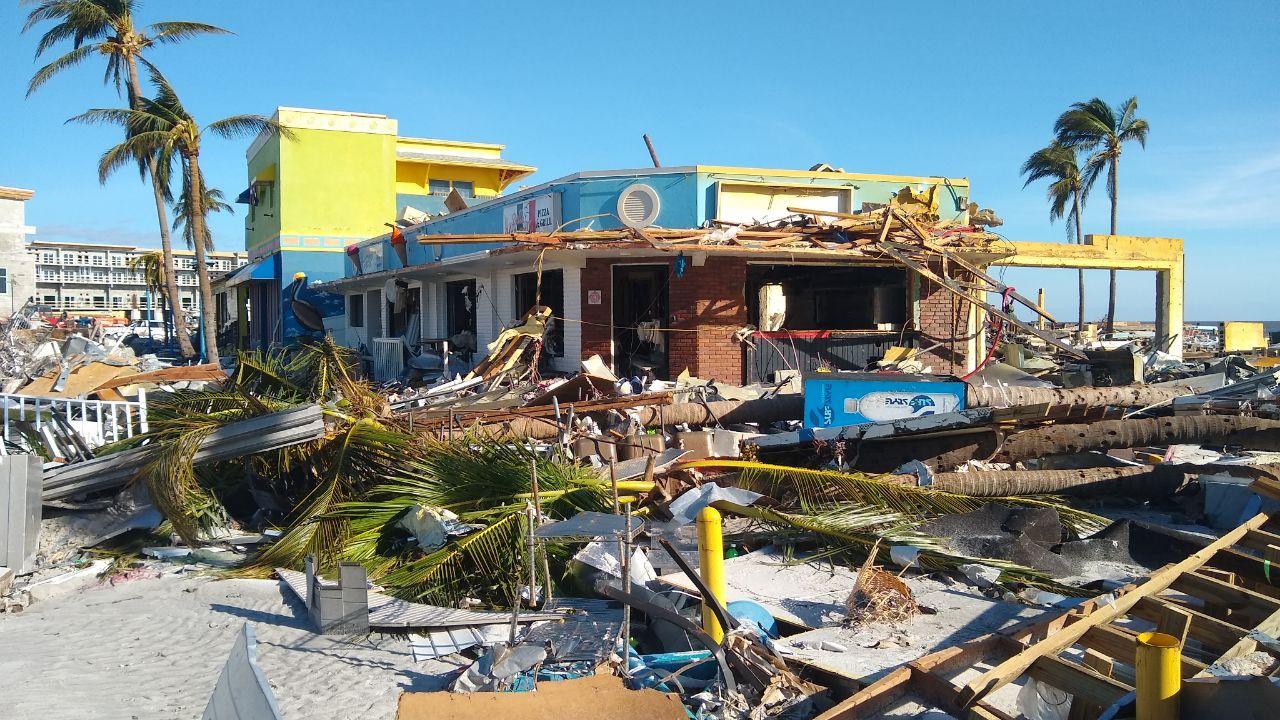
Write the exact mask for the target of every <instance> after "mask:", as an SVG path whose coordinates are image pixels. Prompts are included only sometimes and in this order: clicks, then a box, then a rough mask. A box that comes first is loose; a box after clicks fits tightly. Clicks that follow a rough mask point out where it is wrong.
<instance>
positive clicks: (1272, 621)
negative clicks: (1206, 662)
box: [1196, 610, 1280, 677]
mask: <svg viewBox="0 0 1280 720" xmlns="http://www.w3.org/2000/svg"><path fill="white" fill-rule="evenodd" d="M1255 629H1256V630H1257V631H1258V632H1261V633H1264V634H1266V635H1270V636H1271V637H1277V636H1280V610H1277V611H1276V612H1274V613H1272V614H1271V615H1270V616H1269V617H1267V618H1266V619H1265V620H1263V621H1262V622H1260V623H1258V626H1257V627H1256V628H1255ZM1257 649H1258V642H1257V641H1256V640H1253V639H1252V638H1249V637H1243V636H1242V637H1241V638H1240V639H1239V640H1237V641H1236V644H1235V645H1232V646H1231V647H1229V648H1227V651H1226V652H1224V653H1223V654H1222V656H1221V657H1219V658H1218V660H1217V662H1222V661H1224V660H1230V659H1232V658H1237V657H1241V656H1243V655H1248V654H1249V653H1251V652H1253V651H1254V650H1257ZM1272 654H1273V655H1274V654H1275V653H1272ZM1273 665H1274V663H1273ZM1269 670H1274V668H1270V669H1269ZM1196 677H1209V672H1208V670H1202V671H1200V672H1199V673H1196Z"/></svg>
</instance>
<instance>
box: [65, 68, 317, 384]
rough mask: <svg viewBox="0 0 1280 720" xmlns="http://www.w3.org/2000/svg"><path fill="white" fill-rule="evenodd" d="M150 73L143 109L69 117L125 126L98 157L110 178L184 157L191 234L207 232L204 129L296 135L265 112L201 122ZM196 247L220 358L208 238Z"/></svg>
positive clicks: (208, 331)
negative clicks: (149, 94)
mask: <svg viewBox="0 0 1280 720" xmlns="http://www.w3.org/2000/svg"><path fill="white" fill-rule="evenodd" d="M150 74H151V81H152V83H154V84H155V86H156V97H155V98H154V99H153V98H142V99H141V100H140V101H139V107H138V108H137V109H128V108H97V109H93V110H89V111H88V112H85V113H83V114H81V115H77V116H76V117H73V118H71V120H69V121H68V122H71V121H75V122H86V123H112V124H116V125H120V126H122V127H124V128H125V131H126V132H125V140H124V142H122V143H120V144H119V145H117V146H115V147H113V148H111V149H110V150H107V151H106V152H105V153H103V155H102V159H101V160H100V161H99V163H98V173H99V175H100V176H101V177H104V178H105V177H107V176H109V175H110V174H111V173H112V172H114V171H115V170H117V169H119V168H120V167H122V166H124V165H127V164H129V163H132V162H137V161H138V160H140V159H145V158H154V159H155V163H156V173H157V174H158V175H159V176H160V177H162V178H164V177H168V173H169V168H171V167H173V165H174V163H178V164H179V165H180V171H181V173H182V177H183V183H182V188H183V197H182V199H183V202H184V203H185V204H184V208H185V214H186V216H187V220H188V226H189V228H190V232H191V237H193V238H204V237H207V236H208V232H209V230H208V226H207V224H206V219H207V218H206V217H205V215H206V212H207V211H206V209H205V205H204V198H205V189H204V182H203V181H204V175H203V174H202V173H201V172H200V141H201V140H202V139H203V138H204V134H205V133H206V132H212V133H213V134H215V135H219V136H221V137H225V138H235V137H244V136H254V135H257V134H258V133H261V132H266V133H269V134H275V133H279V134H281V135H284V136H287V137H292V135H291V134H290V133H289V131H288V130H285V129H284V128H282V127H281V126H280V125H279V124H278V123H276V122H275V121H273V120H270V119H268V118H265V117H262V116H261V115H234V116H232V117H228V118H223V119H222V120H218V121H216V122H212V123H209V125H207V126H205V127H204V128H201V127H200V124H199V123H198V122H196V120H195V118H193V117H192V116H191V114H190V113H189V112H187V109H186V108H185V107H183V105H182V102H181V101H180V100H179V99H178V94H177V92H175V91H174V89H173V86H172V85H170V84H169V81H168V80H166V79H165V77H164V76H163V75H161V74H160V72H159V71H158V70H156V69H155V68H154V67H152V68H150ZM194 249H195V253H196V274H197V276H198V277H199V279H200V304H201V308H200V312H201V317H202V318H203V320H204V322H203V325H204V328H203V332H204V342H205V362H210V363H216V362H218V361H219V357H218V345H217V326H216V324H215V320H214V304H213V288H212V287H211V285H210V284H209V265H208V262H207V260H206V253H205V243H203V242H196V243H194Z"/></svg>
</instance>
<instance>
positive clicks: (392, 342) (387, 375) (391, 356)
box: [373, 338, 404, 382]
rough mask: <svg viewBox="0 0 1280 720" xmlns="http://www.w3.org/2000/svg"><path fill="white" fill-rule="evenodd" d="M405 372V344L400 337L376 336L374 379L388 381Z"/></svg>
mask: <svg viewBox="0 0 1280 720" xmlns="http://www.w3.org/2000/svg"><path fill="white" fill-rule="evenodd" d="M402 372H404V344H403V343H401V342H400V338H374V340H373V381H374V382H388V381H390V380H395V379H396V378H398V377H400V373H402Z"/></svg>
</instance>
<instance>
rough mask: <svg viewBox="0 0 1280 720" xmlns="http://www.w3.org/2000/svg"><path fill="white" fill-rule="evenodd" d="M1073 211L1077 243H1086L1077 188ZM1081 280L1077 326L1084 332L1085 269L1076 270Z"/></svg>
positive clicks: (1072, 194) (1074, 194)
mask: <svg viewBox="0 0 1280 720" xmlns="http://www.w3.org/2000/svg"><path fill="white" fill-rule="evenodd" d="M1071 205H1072V211H1073V212H1074V213H1075V214H1076V244H1077V245H1084V230H1083V229H1082V228H1081V227H1080V221H1081V220H1082V218H1081V216H1080V190H1079V189H1076V190H1074V191H1072V193H1071ZM1076 274H1077V277H1078V278H1079V280H1080V319H1079V321H1078V322H1077V325H1076V327H1077V328H1078V329H1079V331H1080V332H1081V333H1083V332H1084V270H1077V271H1076Z"/></svg>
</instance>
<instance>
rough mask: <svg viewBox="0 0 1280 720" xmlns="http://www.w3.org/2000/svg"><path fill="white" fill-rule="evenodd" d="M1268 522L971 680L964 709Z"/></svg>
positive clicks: (1260, 519) (1255, 523) (1162, 573)
mask: <svg viewBox="0 0 1280 720" xmlns="http://www.w3.org/2000/svg"><path fill="white" fill-rule="evenodd" d="M1268 519H1269V517H1268V516H1267V515H1265V514H1263V513H1259V514H1257V515H1255V516H1254V517H1252V518H1250V519H1249V520H1247V521H1245V522H1244V523H1243V524H1242V525H1240V526H1239V527H1236V528H1234V529H1232V530H1229V531H1227V532H1226V533H1225V534H1224V535H1223V536H1222V537H1220V538H1218V539H1217V540H1214V541H1213V542H1212V543H1210V544H1209V545H1207V546H1206V547H1204V548H1203V549H1201V550H1199V551H1197V552H1195V553H1192V554H1191V555H1189V556H1187V557H1186V558H1185V559H1183V560H1182V561H1181V562H1178V563H1175V564H1173V565H1167V566H1165V567H1163V568H1161V569H1159V570H1157V571H1155V572H1154V573H1152V574H1151V577H1150V578H1148V579H1147V580H1146V581H1145V582H1143V583H1142V584H1141V585H1139V586H1138V587H1137V588H1135V589H1134V590H1133V592H1130V593H1126V594H1125V595H1122V596H1121V597H1119V598H1117V599H1116V600H1115V602H1112V603H1109V604H1106V605H1102V606H1100V607H1099V608H1098V609H1097V610H1095V611H1094V612H1091V613H1089V614H1088V615H1086V616H1085V617H1082V618H1081V619H1080V620H1078V621H1076V622H1074V623H1072V624H1070V625H1067V626H1066V627H1064V628H1062V629H1061V630H1058V631H1056V632H1054V633H1052V634H1050V635H1049V636H1048V637H1046V638H1045V639H1044V640H1042V641H1040V642H1038V643H1036V644H1035V645H1033V646H1032V647H1030V648H1027V650H1026V651H1024V652H1021V653H1019V654H1017V655H1015V656H1013V657H1011V658H1009V659H1008V660H1005V661H1004V662H1002V663H1000V664H999V665H997V666H996V667H994V668H991V669H990V670H988V671H987V672H985V673H983V674H982V675H981V676H979V677H977V678H975V679H974V680H972V681H971V682H970V683H969V684H968V685H966V686H965V688H964V690H963V691H961V697H962V700H963V702H964V705H965V706H968V705H972V704H973V703H974V702H977V701H978V700H981V699H982V698H983V697H985V696H986V695H987V694H988V693H990V692H992V691H994V690H997V689H999V688H1001V687H1004V686H1005V685H1007V684H1009V683H1010V682H1012V681H1013V680H1015V679H1016V678H1018V677H1019V676H1021V675H1022V674H1023V673H1024V672H1026V671H1027V668H1029V667H1031V665H1032V664H1033V663H1035V661H1036V660H1037V659H1039V658H1041V657H1045V656H1054V655H1057V654H1058V653H1060V652H1062V651H1063V650H1065V649H1066V648H1068V647H1070V646H1071V645H1073V644H1075V642H1076V641H1077V640H1079V639H1080V638H1081V637H1083V636H1084V634H1085V633H1086V632H1088V631H1089V628H1091V627H1096V626H1098V625H1103V624H1105V623H1108V622H1111V621H1112V620H1113V619H1115V618H1117V617H1121V616H1123V615H1124V614H1125V613H1127V612H1128V611H1129V610H1130V609H1131V608H1133V606H1134V605H1137V604H1138V601H1139V600H1141V599H1142V598H1144V597H1150V596H1152V595H1155V594H1157V593H1160V592H1163V591H1164V590H1166V589H1167V588H1168V587H1169V586H1170V585H1172V584H1173V583H1174V582H1175V581H1176V580H1177V579H1178V578H1179V577H1180V576H1181V575H1182V574H1183V573H1187V572H1191V571H1192V570H1196V569H1198V568H1199V567H1200V566H1201V565H1204V563H1205V561H1206V560H1208V559H1209V558H1211V557H1213V554H1214V553H1216V552H1217V551H1218V550H1219V549H1221V548H1224V547H1230V546H1232V545H1234V544H1235V543H1236V542H1237V541H1238V540H1239V539H1240V538H1242V537H1244V535H1245V533H1247V532H1248V531H1250V530H1253V529H1256V528H1258V527H1261V526H1262V524H1263V523H1265V522H1267V520H1268Z"/></svg>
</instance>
